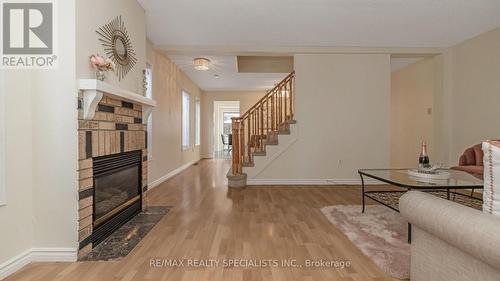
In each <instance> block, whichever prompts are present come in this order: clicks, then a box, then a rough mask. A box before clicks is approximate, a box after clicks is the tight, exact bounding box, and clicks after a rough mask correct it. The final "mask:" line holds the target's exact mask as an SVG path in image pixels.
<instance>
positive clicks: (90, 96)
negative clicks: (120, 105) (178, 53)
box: [78, 79, 156, 124]
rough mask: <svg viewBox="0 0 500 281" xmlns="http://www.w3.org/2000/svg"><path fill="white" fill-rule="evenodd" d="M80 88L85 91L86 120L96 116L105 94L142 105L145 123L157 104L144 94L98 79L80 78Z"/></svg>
mask: <svg viewBox="0 0 500 281" xmlns="http://www.w3.org/2000/svg"><path fill="white" fill-rule="evenodd" d="M78 89H79V90H81V91H82V92H83V104H82V107H83V118H84V119H86V120H91V119H93V118H94V116H95V112H96V109H97V105H98V104H99V102H100V101H101V99H102V97H103V95H104V94H106V95H108V96H111V97H113V98H117V99H119V100H124V101H128V102H132V103H137V104H140V105H142V122H143V123H144V124H145V123H146V122H147V121H148V118H149V115H150V114H151V113H152V112H153V108H154V107H155V106H156V101H154V100H152V99H148V98H146V97H144V96H142V95H139V94H136V93H134V92H131V91H127V90H124V89H121V88H118V87H116V86H114V85H111V84H108V83H106V82H102V81H99V80H97V79H80V80H79V81H78Z"/></svg>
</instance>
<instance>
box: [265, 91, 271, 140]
mask: <svg viewBox="0 0 500 281" xmlns="http://www.w3.org/2000/svg"><path fill="white" fill-rule="evenodd" d="M269 113H270V111H269V99H266V129H267V132H266V134H267V135H268V136H269V130H270V127H269V126H270V124H271V122H270V120H271V115H270V114H269Z"/></svg>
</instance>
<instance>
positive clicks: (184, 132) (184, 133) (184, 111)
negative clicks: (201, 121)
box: [182, 91, 191, 150]
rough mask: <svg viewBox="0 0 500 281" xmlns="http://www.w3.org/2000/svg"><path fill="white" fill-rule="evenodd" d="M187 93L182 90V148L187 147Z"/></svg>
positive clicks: (188, 144)
mask: <svg viewBox="0 0 500 281" xmlns="http://www.w3.org/2000/svg"><path fill="white" fill-rule="evenodd" d="M189 113H190V108H189V94H188V93H187V92H185V91H182V150H186V149H189V147H190V145H191V144H190V141H189V127H190V126H189Z"/></svg>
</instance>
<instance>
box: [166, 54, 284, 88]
mask: <svg viewBox="0 0 500 281" xmlns="http://www.w3.org/2000/svg"><path fill="white" fill-rule="evenodd" d="M198 56H201V55H199V54H193V55H169V57H170V59H171V60H172V61H173V62H174V63H175V64H176V65H177V66H179V68H181V69H182V71H184V73H186V74H187V75H188V76H189V78H191V80H193V82H194V83H196V85H198V86H199V87H200V88H201V89H202V90H205V91H242V90H270V89H272V88H273V87H274V85H275V83H277V82H279V81H281V80H282V79H283V78H285V76H286V75H287V74H286V73H283V74H280V73H238V66H237V62H236V56H233V55H228V56H204V57H206V58H208V59H210V69H209V70H207V71H200V70H195V69H194V68H193V58H195V57H198ZM215 74H217V75H219V78H215V77H214V75H215Z"/></svg>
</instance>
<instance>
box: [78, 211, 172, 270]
mask: <svg viewBox="0 0 500 281" xmlns="http://www.w3.org/2000/svg"><path fill="white" fill-rule="evenodd" d="M171 208H172V207H162V206H158V207H149V208H148V209H147V210H145V211H143V212H141V213H139V214H138V215H137V216H135V217H134V218H133V219H131V220H130V221H129V222H127V223H126V224H124V225H123V226H122V227H120V228H119V229H117V230H116V231H115V232H114V233H113V234H111V235H110V236H109V237H108V238H106V240H104V241H103V242H101V243H100V244H99V245H97V246H96V247H95V248H94V249H92V251H91V252H90V253H89V254H88V255H87V256H86V257H84V258H82V259H81V261H109V260H120V259H121V258H124V257H126V256H127V255H128V253H130V252H131V251H132V250H133V249H134V248H135V246H136V245H137V244H139V242H140V241H141V240H142V239H143V238H144V237H145V236H146V235H147V234H148V233H149V231H150V230H151V229H153V227H154V226H155V225H156V224H157V223H158V222H159V221H160V220H161V219H162V218H163V216H165V215H166V214H167V213H168V212H169V211H170V209H171Z"/></svg>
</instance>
